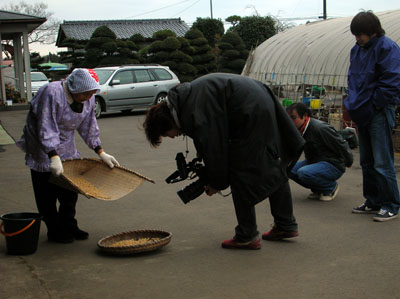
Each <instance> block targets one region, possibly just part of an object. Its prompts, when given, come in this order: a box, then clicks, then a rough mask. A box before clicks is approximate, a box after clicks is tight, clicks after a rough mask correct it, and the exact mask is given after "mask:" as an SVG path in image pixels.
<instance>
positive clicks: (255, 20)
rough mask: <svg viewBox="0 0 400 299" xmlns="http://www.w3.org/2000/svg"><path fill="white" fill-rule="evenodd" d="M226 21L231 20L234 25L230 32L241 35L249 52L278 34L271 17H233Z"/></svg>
mask: <svg viewBox="0 0 400 299" xmlns="http://www.w3.org/2000/svg"><path fill="white" fill-rule="evenodd" d="M226 20H227V21H228V20H229V22H231V23H232V24H233V26H232V27H231V28H229V29H228V31H230V32H236V33H237V34H239V36H240V38H241V39H242V40H243V42H244V44H245V45H246V49H248V50H251V49H252V48H255V47H257V46H258V45H259V44H261V43H262V42H263V41H265V40H267V39H268V38H270V37H271V36H273V35H275V34H276V33H277V32H276V26H275V25H276V24H275V20H274V19H273V18H272V17H270V16H267V17H261V16H250V17H242V18H238V17H237V16H231V17H229V18H227V19H226Z"/></svg>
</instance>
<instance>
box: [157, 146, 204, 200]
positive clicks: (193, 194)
mask: <svg viewBox="0 0 400 299" xmlns="http://www.w3.org/2000/svg"><path fill="white" fill-rule="evenodd" d="M175 160H176V168H177V170H176V171H175V172H174V173H172V174H171V175H170V176H169V177H167V178H166V179H165V181H166V182H167V183H168V184H173V183H177V182H180V181H183V180H186V179H189V180H193V179H194V178H196V177H199V179H198V180H197V181H195V182H193V183H191V184H190V185H188V186H186V187H184V188H182V189H181V190H180V191H178V192H177V194H178V195H179V197H180V198H181V200H182V201H183V203H184V204H187V203H188V202H189V201H191V200H193V199H195V198H197V197H199V196H200V195H201V194H203V192H204V187H205V186H206V185H207V179H206V174H205V166H204V164H203V163H202V162H201V158H194V159H193V160H192V161H191V162H189V163H186V160H185V156H184V155H183V153H177V154H176V158H175Z"/></svg>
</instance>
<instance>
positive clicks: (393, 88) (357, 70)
mask: <svg viewBox="0 0 400 299" xmlns="http://www.w3.org/2000/svg"><path fill="white" fill-rule="evenodd" d="M348 88H349V94H348V96H347V98H346V99H345V101H344V105H345V106H346V109H347V111H348V112H349V114H350V117H351V119H352V120H353V121H355V122H356V124H357V125H358V126H365V125H367V124H368V123H369V122H370V120H371V119H372V116H373V115H374V113H375V111H376V110H379V109H380V108H382V107H386V106H387V105H397V104H400V48H399V46H398V45H397V44H396V43H395V42H394V41H392V40H391V39H390V38H388V37H386V36H380V37H374V38H372V39H371V40H370V41H369V42H368V43H367V44H366V45H365V46H364V47H360V46H359V45H358V44H356V45H355V46H354V47H353V48H352V49H351V52H350V68H349V72H348Z"/></svg>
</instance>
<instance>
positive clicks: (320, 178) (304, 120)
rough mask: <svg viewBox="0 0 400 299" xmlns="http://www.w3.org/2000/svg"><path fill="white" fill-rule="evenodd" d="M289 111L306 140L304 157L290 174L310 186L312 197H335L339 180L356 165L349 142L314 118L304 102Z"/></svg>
mask: <svg viewBox="0 0 400 299" xmlns="http://www.w3.org/2000/svg"><path fill="white" fill-rule="evenodd" d="M286 111H287V112H288V113H289V116H290V118H291V119H292V120H293V123H294V124H295V126H296V127H297V129H299V131H300V133H301V135H302V136H303V138H304V139H305V140H306V144H305V146H304V155H305V160H303V161H299V162H297V163H296V165H295V166H294V167H293V168H292V170H291V172H290V174H289V177H290V178H291V179H292V180H294V181H295V182H297V183H298V184H300V185H301V186H303V187H304V188H308V189H311V192H312V193H311V194H310V195H309V196H308V198H309V199H318V200H322V201H330V200H333V199H334V198H335V197H336V195H337V194H338V192H339V183H338V182H337V180H338V179H339V178H340V177H341V176H342V175H343V174H344V172H345V171H346V167H350V166H351V165H352V164H353V154H352V152H351V149H350V147H349V145H348V143H347V141H345V140H344V139H343V138H342V137H341V136H340V135H339V133H338V132H337V131H336V130H335V128H334V127H332V126H331V125H329V124H327V123H326V122H323V121H320V120H318V119H315V118H312V117H311V111H310V109H309V108H308V107H307V106H306V105H305V104H303V103H294V104H292V105H290V106H289V107H287V108H286Z"/></svg>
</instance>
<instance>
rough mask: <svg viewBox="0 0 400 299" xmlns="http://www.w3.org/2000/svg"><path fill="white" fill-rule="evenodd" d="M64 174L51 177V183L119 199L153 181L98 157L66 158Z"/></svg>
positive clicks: (94, 196) (84, 193)
mask: <svg viewBox="0 0 400 299" xmlns="http://www.w3.org/2000/svg"><path fill="white" fill-rule="evenodd" d="M63 168H64V173H63V174H62V175H60V176H59V177H55V176H51V179H50V182H52V183H54V184H57V185H59V186H61V187H63V188H65V189H68V190H72V191H74V192H77V193H80V194H83V195H85V196H86V197H88V198H90V197H93V198H97V199H101V200H116V199H119V198H121V197H123V196H125V195H127V194H129V193H130V192H132V191H134V190H135V189H136V188H137V187H139V186H140V185H141V184H142V182H143V181H148V182H152V183H154V181H153V180H151V179H149V178H147V177H145V176H144V175H141V174H139V173H137V172H135V171H132V170H130V169H127V168H125V167H122V166H114V168H110V167H108V165H107V164H105V163H104V162H102V161H101V160H99V159H91V158H83V159H73V160H65V161H63Z"/></svg>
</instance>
